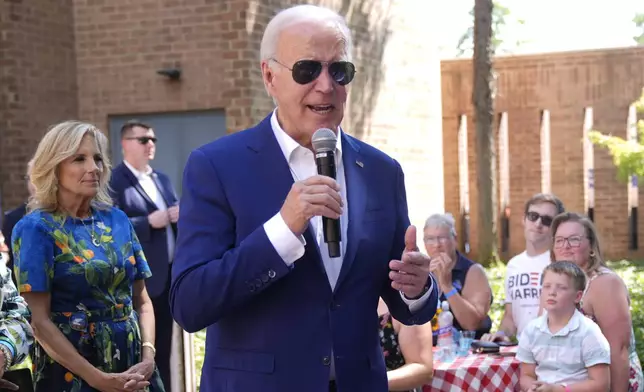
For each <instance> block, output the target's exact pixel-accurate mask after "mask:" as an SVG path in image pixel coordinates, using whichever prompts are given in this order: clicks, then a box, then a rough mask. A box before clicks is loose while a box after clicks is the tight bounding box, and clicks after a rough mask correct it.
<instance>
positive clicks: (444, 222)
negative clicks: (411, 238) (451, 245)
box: [423, 212, 456, 236]
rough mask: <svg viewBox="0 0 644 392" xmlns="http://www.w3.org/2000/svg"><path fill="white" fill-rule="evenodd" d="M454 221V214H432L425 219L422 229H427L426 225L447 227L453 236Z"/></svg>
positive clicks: (454, 234)
mask: <svg viewBox="0 0 644 392" xmlns="http://www.w3.org/2000/svg"><path fill="white" fill-rule="evenodd" d="M455 222H456V221H455V220H454V216H453V215H452V214H450V213H449V212H448V213H445V214H433V215H431V216H430V217H429V218H427V220H426V221H425V227H424V229H427V228H428V227H431V228H436V227H444V228H447V229H448V230H449V232H450V233H451V234H452V235H453V236H456V227H455ZM424 229H423V230H424Z"/></svg>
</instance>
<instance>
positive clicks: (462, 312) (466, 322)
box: [447, 293, 486, 330]
mask: <svg viewBox="0 0 644 392" xmlns="http://www.w3.org/2000/svg"><path fill="white" fill-rule="evenodd" d="M447 302H448V303H449V309H450V310H451V311H452V313H453V314H454V318H456V319H457V320H458V323H459V324H460V325H461V327H463V328H464V329H467V330H476V329H478V328H479V327H480V326H481V323H482V322H483V320H484V319H485V315H486V313H485V312H482V311H480V310H479V309H477V308H476V306H474V305H472V303H471V302H469V301H468V300H466V299H465V298H463V296H462V295H460V294H458V293H456V294H454V295H452V296H451V297H449V298H448V299H447Z"/></svg>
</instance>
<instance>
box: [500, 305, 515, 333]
mask: <svg viewBox="0 0 644 392" xmlns="http://www.w3.org/2000/svg"><path fill="white" fill-rule="evenodd" d="M499 331H503V332H504V333H505V335H506V336H514V335H516V333H517V327H516V325H514V320H512V316H510V315H509V314H508V312H507V311H506V312H505V313H504V314H503V318H502V319H501V324H500V325H499Z"/></svg>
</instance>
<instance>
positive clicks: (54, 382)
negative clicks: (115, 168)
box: [13, 208, 163, 392]
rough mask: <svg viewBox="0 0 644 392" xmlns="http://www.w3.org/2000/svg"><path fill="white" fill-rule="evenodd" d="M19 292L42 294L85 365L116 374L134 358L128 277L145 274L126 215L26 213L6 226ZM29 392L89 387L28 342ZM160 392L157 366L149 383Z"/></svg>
mask: <svg viewBox="0 0 644 392" xmlns="http://www.w3.org/2000/svg"><path fill="white" fill-rule="evenodd" d="M13 233H14V235H13V254H14V268H15V271H16V277H17V280H18V287H19V289H20V292H26V293H29V292H49V293H50V294H51V319H52V322H53V323H54V324H55V325H56V326H57V327H58V329H59V330H60V331H61V332H62V333H63V335H64V336H65V337H66V338H67V339H68V340H69V341H70V342H71V343H72V345H74V347H76V349H77V350H78V352H79V353H80V355H82V356H83V357H84V358H85V359H86V360H87V361H88V362H90V363H91V364H92V365H93V366H95V367H96V368H98V369H100V370H101V371H103V372H106V373H121V372H124V371H126V370H127V369H129V368H130V367H132V366H133V365H135V364H137V363H138V362H140V360H141V335H140V329H139V321H138V316H137V314H136V312H135V311H134V310H133V303H132V286H133V283H134V281H135V280H139V279H146V278H148V277H150V276H151V275H152V274H151V272H150V268H149V266H148V263H147V261H146V259H145V256H144V254H143V251H142V248H141V244H140V243H139V240H138V239H137V237H136V234H135V232H134V229H133V228H132V225H131V224H130V221H129V220H128V218H127V216H126V215H125V214H124V213H123V212H122V211H120V210H118V209H115V208H110V209H108V210H93V211H92V215H91V217H90V218H86V219H76V218H72V217H68V216H65V215H62V214H57V213H54V214H51V213H47V212H43V211H34V212H32V213H30V214H28V215H26V216H25V217H24V218H23V219H22V220H20V221H19V222H18V224H17V225H16V227H15V229H14V231H13ZM33 361H34V367H35V372H34V373H35V374H34V376H35V377H34V378H35V385H36V391H38V392H40V391H57V392H86V391H94V389H93V388H92V387H90V386H89V384H88V383H87V382H86V381H84V380H82V379H81V378H80V377H78V376H77V375H75V374H73V373H71V372H70V371H69V370H67V369H65V368H64V367H63V366H62V365H60V364H58V363H56V362H55V361H54V360H53V359H52V358H51V357H49V356H48V355H47V354H46V353H45V351H44V350H43V349H42V347H40V346H39V345H35V346H34V350H33ZM150 382H151V385H154V386H155V387H156V388H155V389H153V390H155V391H163V386H162V383H161V382H160V379H159V375H158V371H155V373H154V375H153V376H152V380H150Z"/></svg>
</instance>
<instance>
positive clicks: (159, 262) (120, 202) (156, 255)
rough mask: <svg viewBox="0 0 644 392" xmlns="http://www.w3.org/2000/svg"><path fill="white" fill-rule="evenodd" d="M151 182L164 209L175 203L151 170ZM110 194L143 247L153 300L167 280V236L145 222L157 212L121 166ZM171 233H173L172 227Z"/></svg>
mask: <svg viewBox="0 0 644 392" xmlns="http://www.w3.org/2000/svg"><path fill="white" fill-rule="evenodd" d="M152 179H153V180H154V183H155V184H156V186H157V188H158V189H159V192H161V195H162V196H163V199H164V200H165V202H166V204H167V205H168V207H171V206H173V205H176V204H177V196H176V193H175V191H174V188H173V187H172V183H170V178H169V177H168V176H166V175H165V174H163V173H161V172H159V171H156V170H154V171H153V172H152ZM110 188H111V189H110V191H111V195H112V199H113V201H114V206H115V207H117V208H120V209H121V210H123V211H124V212H125V214H127V216H128V217H129V218H130V221H131V222H132V225H133V226H134V230H135V231H136V235H137V237H139V241H140V242H141V246H142V247H143V253H145V258H146V259H147V261H148V264H149V265H150V270H152V277H150V278H149V279H147V280H146V282H145V286H146V288H147V289H148V293H149V294H150V297H152V298H155V297H158V296H159V295H161V294H162V293H163V291H164V290H165V289H166V287H167V283H168V279H169V278H170V277H169V276H168V270H169V267H168V263H169V262H170V260H169V257H168V237H167V234H166V229H165V228H163V229H154V228H152V226H150V224H149V223H148V215H150V214H151V213H152V212H154V211H156V210H158V208H157V206H156V204H154V201H153V200H152V199H150V197H149V196H148V194H147V193H145V191H144V190H143V187H141V185H140V184H139V180H138V179H137V178H136V176H135V175H134V174H133V173H132V171H131V170H130V169H128V167H127V166H125V164H124V163H121V164H119V165H118V166H116V167H115V168H114V171H112V178H111V179H110ZM172 228H173V229H174V232H175V233H176V232H177V227H176V225H174V224H173V227H172Z"/></svg>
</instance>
